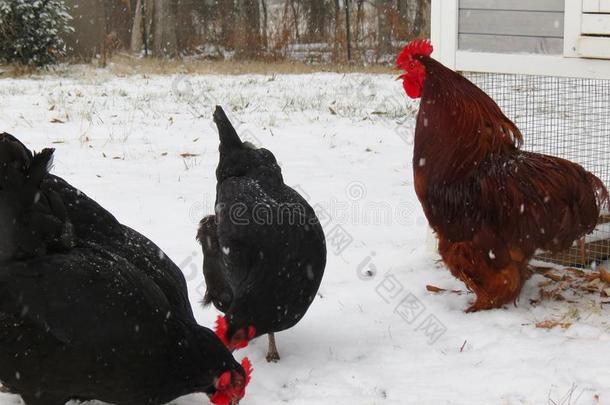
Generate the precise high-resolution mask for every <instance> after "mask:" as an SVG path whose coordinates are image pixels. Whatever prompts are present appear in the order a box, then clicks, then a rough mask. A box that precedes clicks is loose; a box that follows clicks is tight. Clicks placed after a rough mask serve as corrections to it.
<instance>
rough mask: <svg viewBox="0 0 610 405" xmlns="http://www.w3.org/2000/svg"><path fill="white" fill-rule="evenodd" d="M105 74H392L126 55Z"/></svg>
mask: <svg viewBox="0 0 610 405" xmlns="http://www.w3.org/2000/svg"><path fill="white" fill-rule="evenodd" d="M83 66H85V69H86V68H87V67H90V68H92V69H95V68H97V66H96V65H95V64H90V65H60V66H59V67H52V68H49V69H32V68H27V69H26V68H23V67H19V66H0V78H1V77H22V76H28V75H32V74H56V75H58V76H63V75H66V76H70V75H71V73H74V72H75V71H76V70H79V71H80V72H81V73H82V69H83ZM106 70H107V71H109V72H111V73H113V74H115V75H117V76H130V75H137V74H149V75H168V74H221V75H239V74H306V73H318V72H337V73H377V74H382V73H385V74H392V73H395V70H393V69H392V68H391V67H388V66H358V65H339V64H320V65H311V64H305V63H302V62H297V61H277V62H267V61H212V60H168V59H156V58H136V57H133V56H130V55H126V54H120V55H115V56H113V57H112V58H111V59H110V60H109V62H108V65H107V68H106Z"/></svg>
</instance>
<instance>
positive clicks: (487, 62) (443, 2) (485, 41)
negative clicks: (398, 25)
mask: <svg viewBox="0 0 610 405" xmlns="http://www.w3.org/2000/svg"><path fill="white" fill-rule="evenodd" d="M432 42H433V44H434V47H435V54H434V55H435V57H436V58H437V59H439V60H440V61H441V62H443V63H444V64H445V65H447V66H448V67H451V68H452V69H455V70H460V71H471V72H495V73H517V74H543V75H549V76H564V77H583V78H591V79H610V0H432Z"/></svg>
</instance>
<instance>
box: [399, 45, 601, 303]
mask: <svg viewBox="0 0 610 405" xmlns="http://www.w3.org/2000/svg"><path fill="white" fill-rule="evenodd" d="M431 53H432V45H431V44H430V42H428V41H426V40H415V41H413V42H411V43H410V44H408V45H407V46H406V47H405V49H404V50H403V51H402V53H401V54H400V56H399V57H398V60H397V66H398V68H400V69H402V70H404V71H405V73H404V74H403V75H402V76H400V78H401V79H403V85H404V88H405V91H406V93H407V95H408V96H409V97H411V98H418V97H421V104H420V109H419V114H418V116H417V126H416V129H415V149H414V152H413V172H414V176H415V191H416V193H417V197H418V198H419V201H420V202H421V204H422V207H423V209H424V212H425V215H426V217H427V218H428V221H429V223H430V226H431V227H432V228H433V229H434V231H435V233H436V234H437V236H438V239H439V252H440V254H441V256H442V258H443V261H444V262H445V264H446V265H447V267H449V269H450V270H451V273H452V274H453V275H454V276H455V277H457V278H459V279H460V280H462V281H463V282H464V283H465V284H466V286H467V287H468V289H470V290H471V291H473V292H474V293H475V294H476V300H475V302H474V303H473V304H472V306H471V307H470V308H469V309H468V310H467V311H468V312H471V311H478V310H482V309H490V308H498V307H501V306H502V305H504V304H506V303H510V302H514V301H516V299H517V297H518V295H519V292H520V291H521V288H522V286H523V284H524V282H525V280H526V279H527V275H528V270H527V264H528V262H529V261H530V259H531V258H532V256H533V255H534V253H535V252H536V250H538V249H543V250H547V251H552V252H557V251H561V250H564V249H566V248H568V247H570V246H571V245H572V243H573V242H574V241H575V240H577V239H579V238H581V237H582V236H583V235H585V234H587V233H589V232H591V231H593V230H594V229H595V226H596V224H597V221H598V217H599V214H600V209H601V207H602V206H603V204H607V203H608V191H607V190H606V188H605V187H604V185H603V183H602V182H601V180H600V179H598V178H597V177H595V176H594V175H593V174H591V173H589V172H587V171H586V170H585V169H583V168H582V167H581V166H579V165H577V164H575V163H572V162H570V161H568V160H565V159H560V158H557V157H553V156H547V155H541V154H537V153H531V152H525V151H523V150H521V149H520V146H521V144H522V141H523V137H522V135H521V132H520V131H519V129H518V128H517V127H516V126H515V124H514V123H512V122H511V121H510V120H509V119H508V118H507V117H506V116H505V115H504V114H503V113H502V111H501V110H500V108H499V107H498V105H497V104H496V103H495V102H494V101H493V100H492V99H491V98H490V97H489V96H487V94H485V93H484V92H483V91H482V90H481V89H479V88H478V87H476V86H475V85H474V84H472V83H471V82H470V81H468V80H467V79H466V78H464V77H462V76H461V75H459V74H457V73H455V72H454V71H452V70H450V69H448V68H446V67H445V66H443V65H442V64H440V63H439V62H437V61H436V60H434V59H432V58H431V57H430V54H431Z"/></svg>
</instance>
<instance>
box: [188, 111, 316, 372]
mask: <svg viewBox="0 0 610 405" xmlns="http://www.w3.org/2000/svg"><path fill="white" fill-rule="evenodd" d="M214 121H215V122H216V125H217V126H218V131H219V136H220V161H219V163H218V168H217V169H216V178H217V180H218V184H217V187H216V193H217V194H216V215H215V216H209V217H206V218H204V219H203V220H202V221H201V226H200V229H199V233H198V239H199V241H200V242H201V244H202V247H203V252H204V264H203V268H204V275H205V279H206V284H207V293H206V297H205V299H204V302H205V303H206V304H209V303H213V304H214V306H215V307H216V308H218V309H219V310H220V311H222V312H224V314H225V317H220V318H219V319H218V322H217V328H216V333H217V334H218V335H219V337H220V339H221V340H222V341H223V342H225V344H226V345H227V346H228V347H229V348H230V349H232V350H234V349H239V348H242V347H245V346H246V345H247V344H248V341H250V340H251V339H253V338H255V337H258V336H262V335H264V334H268V335H269V353H268V355H267V361H277V360H279V354H278V352H277V348H276V346H275V337H274V333H275V332H280V331H282V330H285V329H288V328H291V327H292V326H294V325H295V324H296V323H297V322H299V321H300V320H301V318H302V317H303V316H304V315H305V313H306V311H307V309H308V308H309V306H310V305H311V303H312V302H313V300H314V298H315V296H316V294H317V291H318V288H319V287H320V283H321V281H322V276H323V274H324V268H325V266H326V242H325V238H324V232H323V231H322V227H321V225H320V222H319V221H318V218H317V217H316V214H315V212H314V210H313V208H312V207H311V206H310V205H309V204H308V203H307V201H305V199H304V198H303V197H301V196H300V195H299V193H297V192H296V191H295V190H293V189H292V188H290V187H288V186H287V185H286V184H284V180H283V178H282V172H281V169H280V167H279V166H278V164H277V162H276V160H275V157H274V156H273V154H272V153H271V152H270V151H268V150H266V149H262V148H261V149H257V148H255V147H254V146H253V145H251V144H250V143H248V142H242V141H241V140H240V139H239V136H238V135H237V132H236V131H235V129H234V128H233V126H232V125H231V122H230V121H229V119H228V118H227V116H226V115H225V113H224V111H223V110H222V108H220V107H216V112H215V113H214Z"/></svg>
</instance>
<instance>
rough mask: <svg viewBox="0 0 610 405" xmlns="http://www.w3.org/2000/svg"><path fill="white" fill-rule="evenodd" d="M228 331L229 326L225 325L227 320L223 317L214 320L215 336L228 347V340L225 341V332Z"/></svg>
mask: <svg viewBox="0 0 610 405" xmlns="http://www.w3.org/2000/svg"><path fill="white" fill-rule="evenodd" d="M228 330H229V325H227V320H226V318H225V317H224V316H220V315H219V316H218V318H216V336H218V339H220V341H221V342H222V343H224V345H225V346H227V347H229V340H228V339H227V331H228Z"/></svg>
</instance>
